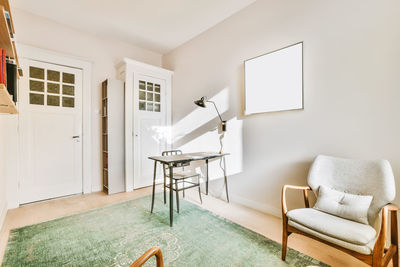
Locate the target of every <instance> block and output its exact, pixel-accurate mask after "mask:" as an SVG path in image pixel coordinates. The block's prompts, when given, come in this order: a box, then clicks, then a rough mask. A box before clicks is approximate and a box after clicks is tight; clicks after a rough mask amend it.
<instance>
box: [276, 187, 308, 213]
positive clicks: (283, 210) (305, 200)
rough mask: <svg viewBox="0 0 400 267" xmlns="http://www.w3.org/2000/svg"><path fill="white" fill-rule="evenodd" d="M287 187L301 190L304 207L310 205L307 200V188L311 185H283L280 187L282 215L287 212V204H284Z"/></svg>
mask: <svg viewBox="0 0 400 267" xmlns="http://www.w3.org/2000/svg"><path fill="white" fill-rule="evenodd" d="M287 189H294V190H303V196H304V204H305V206H306V208H309V207H310V204H309V202H308V190H311V187H309V186H299V185H288V184H286V185H284V186H283V187H282V199H281V201H282V215H286V213H287V212H288V209H287V204H286V190H287Z"/></svg>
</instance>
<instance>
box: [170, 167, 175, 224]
mask: <svg viewBox="0 0 400 267" xmlns="http://www.w3.org/2000/svg"><path fill="white" fill-rule="evenodd" d="M173 169H174V165H173V164H169V225H170V226H171V227H172V222H173V220H174V210H173V209H174V201H173V197H174V195H173V194H172V191H173V190H172V186H173V183H172V177H174V172H173Z"/></svg>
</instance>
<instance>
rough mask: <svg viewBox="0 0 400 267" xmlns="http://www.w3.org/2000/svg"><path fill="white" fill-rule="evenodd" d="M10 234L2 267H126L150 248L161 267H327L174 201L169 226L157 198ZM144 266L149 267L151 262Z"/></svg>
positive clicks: (166, 207)
mask: <svg viewBox="0 0 400 267" xmlns="http://www.w3.org/2000/svg"><path fill="white" fill-rule="evenodd" d="M150 203H151V197H150V196H146V197H143V198H140V199H134V200H130V201H126V202H123V203H118V204H114V205H109V206H105V207H102V208H98V209H93V210H89V211H87V212H84V213H80V214H76V215H72V216H68V217H63V218H59V219H56V220H52V221H48V222H43V223H39V224H35V225H29V226H26V227H22V228H18V229H13V230H12V231H11V233H10V237H9V241H8V245H7V249H6V252H5V256H4V260H3V266H129V264H131V263H132V262H133V261H135V259H137V258H138V257H140V255H142V253H144V252H145V251H146V250H147V249H148V248H150V247H152V246H155V245H158V246H160V247H161V250H162V252H163V255H164V263H165V266H190V267H192V266H193V267H194V266H308V265H318V266H327V265H326V264H323V263H321V262H319V261H317V260H315V259H313V258H311V257H308V256H306V255H304V254H301V253H300V252H298V251H295V250H292V249H289V250H288V254H287V259H286V262H283V261H281V259H280V255H281V245H280V244H278V243H276V242H274V241H272V240H269V239H267V238H265V237H264V236H262V235H259V234H257V233H255V232H252V231H250V230H248V229H246V228H243V227H241V226H239V225H237V224H235V223H232V222H230V221H228V220H225V219H223V218H221V217H218V216H217V215H215V214H213V213H211V212H209V211H207V210H204V209H202V208H200V207H198V206H196V205H194V204H192V203H189V202H187V201H184V200H182V201H181V212H180V213H179V214H177V213H176V212H175V213H174V226H173V227H170V226H169V209H168V205H164V204H163V202H162V200H161V195H157V197H156V202H155V209H154V213H153V214H150ZM145 266H155V260H154V259H152V260H151V261H149V262H147V263H146V265H145Z"/></svg>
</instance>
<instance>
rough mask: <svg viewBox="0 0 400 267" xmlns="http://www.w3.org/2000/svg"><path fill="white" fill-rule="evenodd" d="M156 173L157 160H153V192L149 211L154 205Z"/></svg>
mask: <svg viewBox="0 0 400 267" xmlns="http://www.w3.org/2000/svg"><path fill="white" fill-rule="evenodd" d="M156 173H157V161H156V160H155V161H154V175H153V193H152V195H151V211H150V213H153V207H154V196H155V192H156Z"/></svg>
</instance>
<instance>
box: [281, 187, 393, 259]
mask: <svg viewBox="0 0 400 267" xmlns="http://www.w3.org/2000/svg"><path fill="white" fill-rule="evenodd" d="M287 189H293V190H302V191H303V196H304V204H305V207H306V208H309V207H310V203H309V200H308V191H309V190H312V189H311V187H309V186H295V185H284V186H283V188H282V198H281V201H282V221H283V223H282V226H283V229H282V230H283V231H282V260H285V258H286V250H287V241H288V237H289V235H291V234H292V233H296V234H301V235H304V236H307V237H309V238H312V239H315V240H318V241H320V242H322V243H325V244H328V245H330V246H332V247H335V248H337V249H339V250H341V251H344V252H346V253H347V254H350V255H352V256H354V257H356V258H357V259H359V260H361V261H363V262H365V263H366V264H368V265H370V266H373V267H385V266H387V265H388V263H389V262H390V260H391V259H393V267H398V266H399V252H398V242H399V241H398V228H397V211H398V210H399V207H397V206H396V205H395V204H392V203H389V204H387V205H386V206H384V207H383V208H382V211H381V212H382V223H381V228H380V231H379V235H378V238H377V240H376V242H375V246H374V249H373V251H372V254H370V255H365V254H361V253H358V252H355V251H352V250H350V249H346V248H343V247H341V246H338V245H336V244H333V243H331V242H328V241H326V240H323V239H320V238H318V237H315V236H313V235H310V234H308V233H305V232H302V231H300V230H298V229H296V228H294V227H292V226H290V225H288V218H287V216H286V214H287V212H288V208H287V204H286V191H287ZM389 213H390V241H391V242H390V246H389V248H385V241H386V235H387V230H388V225H387V224H388V215H389Z"/></svg>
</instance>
